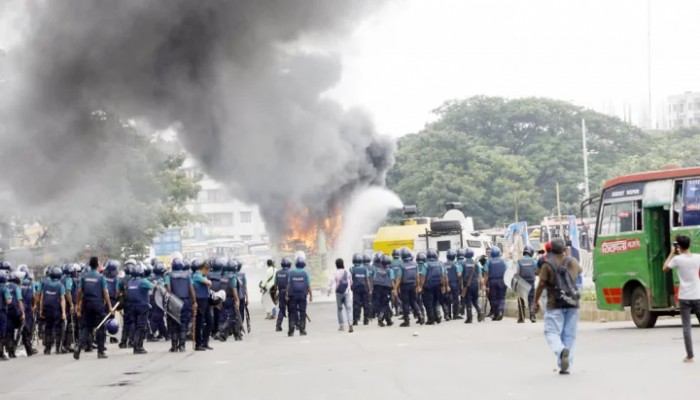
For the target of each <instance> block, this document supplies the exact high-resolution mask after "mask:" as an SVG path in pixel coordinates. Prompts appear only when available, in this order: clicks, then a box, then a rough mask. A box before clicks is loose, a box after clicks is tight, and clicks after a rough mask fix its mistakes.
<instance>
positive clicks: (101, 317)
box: [0, 257, 250, 361]
mask: <svg viewBox="0 0 700 400" xmlns="http://www.w3.org/2000/svg"><path fill="white" fill-rule="evenodd" d="M242 266H243V263H242V262H240V261H238V260H236V259H231V260H226V259H224V258H216V259H211V260H207V261H199V260H192V261H191V262H190V261H186V260H182V259H180V258H176V259H174V260H173V262H172V264H171V271H166V268H165V266H164V265H163V264H162V263H160V262H158V261H157V259H152V260H150V262H138V261H135V260H132V259H130V260H127V261H126V262H125V263H124V267H123V268H120V264H119V262H117V261H115V260H109V261H108V262H107V263H106V264H105V268H104V271H103V272H100V270H99V261H98V259H97V258H96V257H92V258H91V259H90V261H89V267H86V266H84V265H80V264H67V265H63V266H56V265H54V266H47V267H46V268H45V271H44V274H45V276H44V278H43V279H41V280H35V279H34V275H33V273H32V271H31V270H30V269H29V268H28V267H27V266H26V265H20V266H18V267H17V268H16V269H14V268H13V267H12V264H10V263H9V262H6V261H3V262H0V361H4V360H8V357H9V358H14V357H16V349H17V347H18V346H19V345H23V346H24V347H25V350H26V354H27V356H32V355H34V354H36V353H37V352H38V351H37V350H36V349H35V348H34V347H33V341H34V338H35V337H37V340H36V342H37V344H38V343H39V339H38V338H41V342H42V344H43V346H44V354H46V355H48V354H51V352H52V350H53V349H54V346H55V353H56V354H65V353H70V352H72V353H73V357H74V358H75V359H79V358H80V353H81V351H83V350H85V351H92V350H93V349H94V348H95V345H96V347H97V357H98V358H107V355H106V353H105V351H106V347H105V342H106V331H109V332H110V334H113V335H114V334H116V333H117V331H118V330H119V324H118V322H117V320H116V319H115V318H113V316H114V314H115V312H117V311H120V312H121V313H122V314H123V326H122V330H121V340H120V341H118V342H119V347H120V348H132V349H133V352H134V354H145V353H146V350H145V349H144V340H147V341H158V340H160V339H165V340H170V341H171V344H172V345H171V348H170V352H183V351H185V341H186V339H187V338H188V337H192V338H193V344H194V348H195V350H197V351H203V350H212V348H211V347H210V346H209V339H210V338H211V337H214V338H216V339H217V340H221V341H226V340H227V339H228V338H229V337H231V336H233V337H234V338H235V340H237V341H238V340H242V338H243V334H244V329H243V324H244V323H245V322H246V319H247V318H249V315H248V311H247V304H248V300H247V298H248V290H247V278H246V276H245V273H243V272H242V271H241V268H242ZM120 271H123V272H122V273H120ZM158 286H162V287H163V288H164V289H165V290H166V291H167V293H169V295H171V296H176V297H178V298H179V299H180V300H182V303H183V305H182V307H181V309H180V310H179V321H178V320H177V319H176V318H173V317H172V316H170V315H168V316H167V324H166V315H165V312H164V311H163V309H162V308H161V307H159V306H157V305H156V304H155V300H156V299H155V290H157V287H158ZM223 293H225V295H224V294H223ZM161 306H162V305H161ZM247 322H248V332H250V321H247ZM112 341H113V342H114V343H116V342H117V339H116V338H112ZM6 353H7V354H6Z"/></svg>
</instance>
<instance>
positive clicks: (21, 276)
mask: <svg viewBox="0 0 700 400" xmlns="http://www.w3.org/2000/svg"><path fill="white" fill-rule="evenodd" d="M12 273H13V274H15V275H17V278H18V279H19V283H22V281H23V280H24V278H26V277H27V271H22V270H20V269H19V268H17V271H13V272H12Z"/></svg>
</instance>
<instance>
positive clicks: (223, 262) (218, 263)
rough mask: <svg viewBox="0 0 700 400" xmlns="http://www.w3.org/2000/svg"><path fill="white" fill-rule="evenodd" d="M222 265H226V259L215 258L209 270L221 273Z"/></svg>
mask: <svg viewBox="0 0 700 400" xmlns="http://www.w3.org/2000/svg"><path fill="white" fill-rule="evenodd" d="M224 265H226V259H225V258H223V257H216V259H214V262H213V263H212V264H211V269H212V271H214V272H221V271H223V270H224Z"/></svg>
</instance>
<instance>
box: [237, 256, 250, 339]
mask: <svg viewBox="0 0 700 400" xmlns="http://www.w3.org/2000/svg"><path fill="white" fill-rule="evenodd" d="M242 269H243V261H240V260H236V281H237V283H238V301H239V305H238V313H239V315H240V320H241V327H243V323H244V322H245V321H246V318H249V317H250V316H249V315H247V312H246V311H247V310H248V277H246V275H245V272H243V271H241V270H242ZM248 324H250V320H248ZM249 326H250V325H249Z"/></svg>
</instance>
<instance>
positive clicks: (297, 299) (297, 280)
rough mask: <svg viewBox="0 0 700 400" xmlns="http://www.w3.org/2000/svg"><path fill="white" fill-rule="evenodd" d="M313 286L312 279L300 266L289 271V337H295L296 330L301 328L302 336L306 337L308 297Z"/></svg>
mask: <svg viewBox="0 0 700 400" xmlns="http://www.w3.org/2000/svg"><path fill="white" fill-rule="evenodd" d="M310 286H311V277H310V276H309V274H308V273H307V272H306V271H305V270H304V269H303V268H299V267H298V266H297V267H296V268H294V269H292V270H291V271H289V277H288V280H287V291H288V296H289V304H288V307H289V330H288V331H287V335H289V336H293V335H294V329H295V327H296V328H299V334H300V335H302V336H303V335H306V304H307V303H306V296H307V295H308V293H309V287H310Z"/></svg>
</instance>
